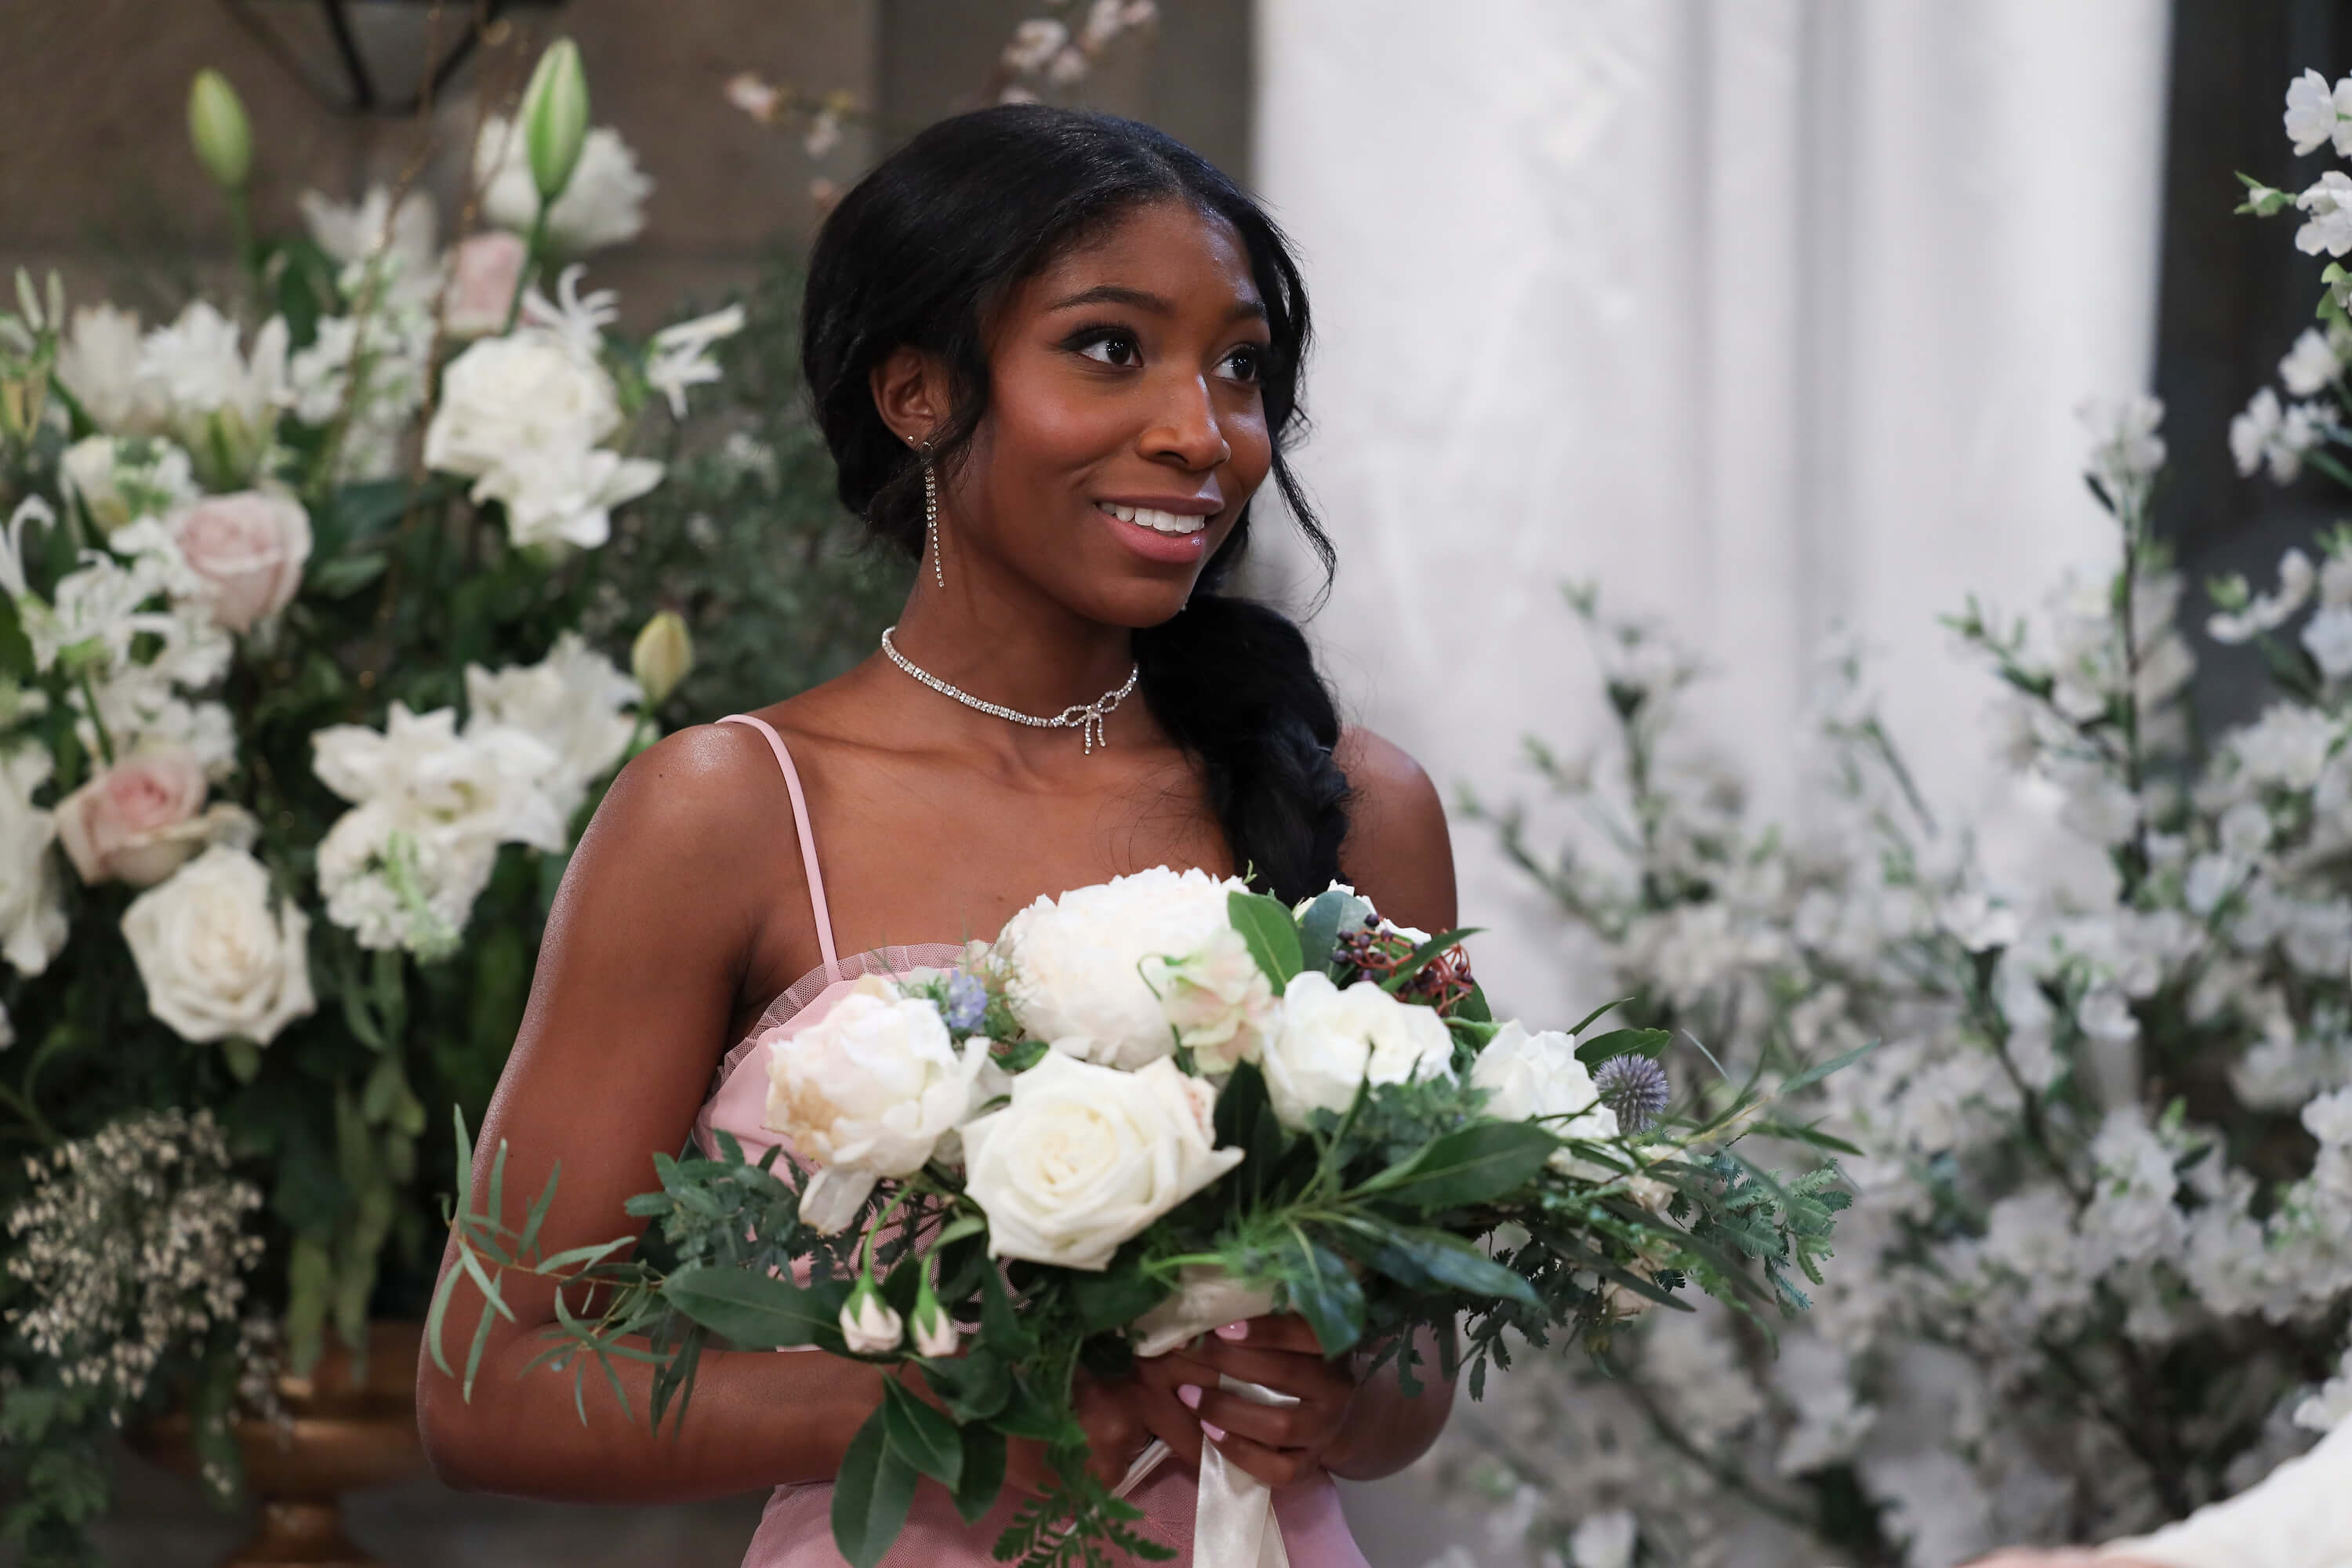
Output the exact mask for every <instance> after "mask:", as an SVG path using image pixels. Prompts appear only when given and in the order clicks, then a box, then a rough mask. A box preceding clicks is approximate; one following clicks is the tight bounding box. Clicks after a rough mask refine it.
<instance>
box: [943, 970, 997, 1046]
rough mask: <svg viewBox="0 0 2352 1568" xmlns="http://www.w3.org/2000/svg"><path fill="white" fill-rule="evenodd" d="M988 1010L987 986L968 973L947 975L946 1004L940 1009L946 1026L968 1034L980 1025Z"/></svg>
mask: <svg viewBox="0 0 2352 1568" xmlns="http://www.w3.org/2000/svg"><path fill="white" fill-rule="evenodd" d="M987 1012H988V987H987V986H985V985H982V984H981V983H980V981H979V980H978V978H976V977H975V976H972V975H970V974H961V973H959V974H950V975H949V976H948V1005H946V1006H945V1007H943V1008H941V1009H940V1014H941V1016H943V1017H945V1018H946V1019H947V1023H948V1027H949V1028H950V1029H953V1030H955V1031H956V1032H957V1033H959V1034H970V1033H971V1031H972V1030H974V1029H977V1028H979V1027H980V1021H981V1019H982V1017H983V1016H986V1014H987Z"/></svg>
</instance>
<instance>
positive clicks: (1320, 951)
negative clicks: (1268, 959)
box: [1298, 888, 1372, 970]
mask: <svg viewBox="0 0 2352 1568" xmlns="http://www.w3.org/2000/svg"><path fill="white" fill-rule="evenodd" d="M1371 912H1372V906H1371V905H1370V904H1368V903H1366V902H1365V901H1364V900H1361V899H1360V898H1358V897H1356V896H1355V895H1354V894H1353V893H1349V892H1345V891H1343V890H1341V889H1338V888H1333V889H1330V890H1329V891H1328V892H1323V893H1318V894H1317V895H1316V896H1315V900H1314V901H1313V902H1312V903H1310V904H1308V905H1307V912H1306V913H1305V914H1303V915H1301V916H1299V917H1298V963H1299V967H1300V968H1301V969H1302V970H1305V969H1328V968H1329V967H1330V965H1331V950H1332V949H1333V948H1335V947H1337V946H1338V945H1339V933H1340V932H1341V931H1350V930H1353V929H1354V928H1356V927H1357V926H1360V925H1362V924H1363V923H1364V921H1365V920H1366V919H1367V918H1369V917H1370V914H1371Z"/></svg>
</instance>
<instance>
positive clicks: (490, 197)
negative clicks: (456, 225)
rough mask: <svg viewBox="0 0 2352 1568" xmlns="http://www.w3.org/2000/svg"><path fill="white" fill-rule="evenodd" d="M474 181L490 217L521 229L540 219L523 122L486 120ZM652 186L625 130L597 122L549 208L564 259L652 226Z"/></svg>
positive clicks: (552, 233) (550, 231) (552, 236)
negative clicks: (648, 205) (649, 223)
mask: <svg viewBox="0 0 2352 1568" xmlns="http://www.w3.org/2000/svg"><path fill="white" fill-rule="evenodd" d="M474 178H475V180H476V182H477V183H478V184H480V186H481V187H482V214H483V216H485V217H487V218H488V219H489V221H490V222H492V223H494V224H496V225H498V226H499V227H500V228H506V229H511V230H513V231H514V232H515V233H517V234H528V233H529V232H530V227H531V225H532V224H533V223H534V222H535V221H536V220H537V219H538V217H539V186H538V184H537V183H536V182H535V181H533V180H532V178H531V173H530V155H529V153H528V150H527V149H526V148H525V147H524V145H523V135H522V128H521V127H520V126H518V125H514V124H512V123H511V122H509V121H508V120H506V119H505V118H504V117H503V116H501V115H495V114H494V115H491V116H490V117H489V118H488V119H487V120H485V121H483V122H482V131H481V135H480V136H479V137H478V139H477V140H476V141H475V142H474ZM653 188H654V183H653V181H652V180H651V179H650V178H649V177H647V176H646V174H644V173H643V172H642V171H641V170H639V169H638V167H637V155H636V153H634V152H633V151H631V150H630V147H629V144H628V143H627V142H624V141H622V140H621V133H620V132H617V131H614V129H612V128H611V127H610V126H605V125H599V126H597V127H596V128H595V129H593V130H592V131H590V132H588V139H587V140H586V141H585V142H583V143H582V145H581V149H580V162H579V163H578V164H577V166H575V167H574V168H573V169H572V181H571V184H567V185H565V186H564V188H563V194H562V195H560V196H558V197H556V198H555V205H553V206H552V207H551V208H549V209H548V213H547V236H548V239H549V241H550V242H551V244H552V245H553V246H554V247H555V249H556V251H557V252H558V253H559V254H561V255H563V256H582V255H585V254H586V253H587V252H589V251H591V250H601V249H603V248H604V247H606V246H610V245H620V244H623V243H625V241H628V240H632V239H635V238H636V237H637V236H638V234H639V233H640V232H642V231H643V230H644V228H645V226H646V213H645V205H646V196H648V195H652V193H653Z"/></svg>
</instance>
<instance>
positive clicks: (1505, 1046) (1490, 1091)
mask: <svg viewBox="0 0 2352 1568" xmlns="http://www.w3.org/2000/svg"><path fill="white" fill-rule="evenodd" d="M1470 1082H1471V1084H1472V1086H1473V1087H1474V1088H1477V1089H1485V1090H1486V1114H1487V1115H1489V1116H1491V1117H1494V1118H1495V1119H1496V1121H1541V1122H1542V1123H1543V1125H1544V1127H1545V1128H1546V1129H1547V1130H1548V1131H1552V1132H1555V1133H1557V1134H1559V1136H1560V1137H1562V1138H1585V1139H1590V1140H1592V1141H1593V1142H1606V1141H1607V1140H1609V1139H1612V1138H1614V1137H1616V1136H1617V1113H1616V1112H1615V1111H1613V1110H1610V1109H1609V1107H1607V1106H1606V1105H1603V1104H1602V1103H1601V1095H1600V1092H1599V1091H1598V1090H1596V1089H1594V1088H1593V1087H1592V1073H1591V1069H1589V1068H1586V1067H1585V1065H1584V1064H1583V1063H1582V1062H1580V1061H1579V1060H1578V1059H1577V1057H1576V1039H1575V1037H1573V1036H1571V1035H1564V1034H1561V1033H1560V1032H1559V1030H1558V1029H1545V1030H1543V1031H1541V1032H1540V1033H1538V1034H1532V1035H1531V1034H1529V1033H1528V1031H1527V1028H1526V1026H1523V1025H1522V1024H1520V1023H1519V1022H1518V1020H1517V1019H1516V1018H1515V1019H1513V1020H1512V1021H1511V1022H1509V1023H1507V1024H1505V1025H1504V1026H1502V1027H1501V1028H1499V1029H1497V1030H1496V1031H1495V1037H1494V1038H1493V1039H1491V1040H1489V1041H1487V1042H1486V1049H1485V1050H1483V1051H1480V1052H1479V1053H1478V1059H1477V1060H1476V1061H1475V1062H1474V1063H1472V1064H1471V1068H1470ZM1551 1163H1552V1165H1553V1168H1555V1169H1557V1170H1561V1171H1570V1172H1575V1173H1580V1174H1583V1175H1589V1176H1592V1177H1594V1178H1596V1179H1600V1178H1604V1177H1607V1176H1611V1175H1614V1174H1615V1172H1613V1171H1609V1170H1606V1169H1604V1168H1601V1167H1598V1166H1595V1165H1593V1164H1592V1163H1591V1162H1590V1161H1579V1160H1577V1159H1576V1158H1575V1156H1574V1155H1572V1154H1571V1153H1570V1152H1569V1151H1568V1150H1566V1149H1558V1150H1554V1151H1553V1152H1552V1156H1551Z"/></svg>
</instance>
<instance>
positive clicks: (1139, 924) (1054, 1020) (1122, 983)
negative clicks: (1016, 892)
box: [996, 866, 1244, 1068]
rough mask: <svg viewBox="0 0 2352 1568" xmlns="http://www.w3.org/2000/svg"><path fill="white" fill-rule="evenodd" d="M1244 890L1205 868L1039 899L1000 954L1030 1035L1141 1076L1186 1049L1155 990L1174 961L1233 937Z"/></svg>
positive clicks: (1013, 926) (1006, 933)
mask: <svg viewBox="0 0 2352 1568" xmlns="http://www.w3.org/2000/svg"><path fill="white" fill-rule="evenodd" d="M1240 890H1244V884H1243V883H1242V882H1240V881H1239V880H1237V879H1232V878H1227V879H1223V880H1220V879H1217V878H1214V877H1212V876H1210V875H1209V874H1208V873H1207V872H1205V871H1202V870H1200V869H1197V868H1195V869H1192V870H1188V871H1185V872H1183V873H1181V875H1180V874H1179V873H1177V872H1174V871H1171V870H1170V869H1169V868H1167V867H1165V866H1155V867H1153V868H1151V869H1150V870H1148V871H1138V872H1135V873H1133V874H1132V875H1130V876H1125V877H1114V878H1113V879H1110V880H1109V881H1108V882H1101V883H1097V884H1096V885H1095V886H1093V887H1087V888H1078V889H1073V890H1071V891H1069V892H1066V893H1064V894H1063V895H1062V896H1061V897H1060V898H1059V899H1039V900H1037V901H1036V902H1035V903H1034V904H1032V905H1030V906H1029V907H1028V908H1027V909H1025V910H1022V911H1020V912H1019V913H1018V914H1016V915H1014V916H1013V918H1012V919H1011V920H1010V921H1006V922H1005V924H1004V930H1003V933H1002V934H1001V935H1000V936H999V937H998V938H997V940H996V954H997V957H998V958H999V959H1000V960H1001V961H1002V963H1003V965H1004V970H1005V974H1006V982H1005V997H1006V999H1007V1001H1008V1002H1010V1003H1011V1005H1012V1007H1013V1017H1014V1018H1016V1019H1018V1020H1019V1021H1020V1023H1021V1026H1022V1027H1023V1028H1024V1029H1025V1030H1027V1031H1028V1033H1029V1034H1030V1035H1031V1036H1032V1037H1035V1038H1037V1039H1041V1040H1049V1041H1051V1042H1053V1044H1054V1048H1055V1049H1056V1050H1059V1051H1066V1052H1068V1053H1069V1054H1071V1055H1073V1056H1077V1057H1080V1058H1084V1059H1086V1060H1088V1061H1097V1062H1108V1063H1109V1064H1110V1065H1111V1066H1113V1067H1121V1068H1139V1067H1141V1066H1142V1065H1143V1064H1144V1063H1146V1062H1149V1061H1151V1060H1154V1059H1156V1058H1160V1057H1164V1056H1167V1055H1168V1054H1169V1053H1170V1052H1171V1051H1173V1050H1174V1049H1175V1048H1176V1035H1175V1031H1174V1030H1173V1029H1172V1028H1171V1026H1170V1025H1169V1021H1168V1016H1167V1014H1166V1013H1165V1012H1164V1011H1163V1010H1162V1008H1161V1005H1160V996H1159V994H1157V992H1156V991H1155V987H1160V986H1161V985H1162V980H1163V977H1164V976H1165V974H1166V973H1168V968H1169V963H1171V961H1172V962H1175V963H1181V962H1182V961H1183V960H1185V959H1187V958H1189V957H1191V956H1192V954H1194V953H1198V952H1201V951H1202V949H1203V948H1205V947H1206V946H1208V944H1209V942H1211V940H1212V939H1213V938H1214V937H1215V936H1216V934H1217V933H1218V932H1219V931H1229V930H1231V929H1232V922H1231V918H1230V916H1229V915H1228V913H1227V907H1228V904H1227V900H1228V899H1229V896H1230V895H1231V894H1233V893H1234V892H1235V891H1240Z"/></svg>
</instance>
